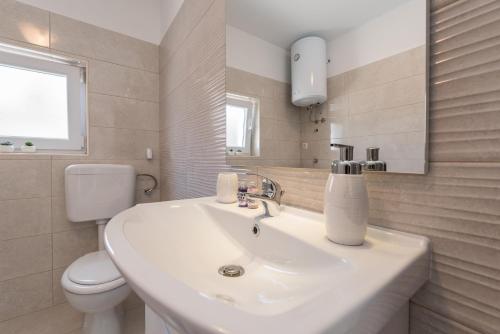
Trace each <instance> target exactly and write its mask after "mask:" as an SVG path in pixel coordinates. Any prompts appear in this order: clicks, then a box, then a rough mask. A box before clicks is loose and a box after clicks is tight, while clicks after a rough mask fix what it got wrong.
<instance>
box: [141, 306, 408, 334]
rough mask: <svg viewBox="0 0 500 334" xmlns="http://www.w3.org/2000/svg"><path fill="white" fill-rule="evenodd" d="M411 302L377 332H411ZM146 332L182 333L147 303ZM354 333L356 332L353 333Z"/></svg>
mask: <svg viewBox="0 0 500 334" xmlns="http://www.w3.org/2000/svg"><path fill="white" fill-rule="evenodd" d="M409 312H410V309H409V303H406V304H404V305H403V306H402V307H401V308H400V309H399V311H397V313H396V314H395V315H394V316H393V317H392V318H391V319H390V320H389V322H388V323H387V325H385V327H384V328H383V329H382V330H381V331H380V332H378V333H377V334H408V333H409V323H410V317H409V315H410V314H409ZM145 334H181V333H178V332H177V331H175V330H174V329H172V328H169V327H168V325H167V324H166V323H165V321H164V320H163V319H162V318H161V317H160V316H159V315H158V314H156V313H155V311H153V310H152V309H150V308H149V307H148V306H147V305H146V332H145ZM353 334H354V333H353Z"/></svg>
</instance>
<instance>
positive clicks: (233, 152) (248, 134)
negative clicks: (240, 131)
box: [226, 93, 259, 156]
mask: <svg viewBox="0 0 500 334" xmlns="http://www.w3.org/2000/svg"><path fill="white" fill-rule="evenodd" d="M230 105H231V106H235V107H241V108H245V109H247V113H246V119H245V128H246V129H245V134H244V143H245V144H244V146H228V145H227V141H226V154H227V155H229V156H252V151H253V147H254V146H255V144H254V142H255V139H256V138H255V136H256V129H257V126H258V125H257V121H258V118H257V112H258V108H259V100H258V99H256V98H253V97H250V96H243V95H239V94H234V93H227V94H226V117H227V106H230ZM226 126H227V123H226ZM226 133H227V130H226ZM248 138H250V140H248Z"/></svg>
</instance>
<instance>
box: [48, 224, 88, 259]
mask: <svg viewBox="0 0 500 334" xmlns="http://www.w3.org/2000/svg"><path fill="white" fill-rule="evenodd" d="M52 238H53V259H54V260H53V261H54V263H53V268H54V269H57V268H62V267H66V266H68V265H70V264H71V263H72V262H73V261H75V260H76V259H78V258H79V257H80V256H83V255H85V254H87V253H90V252H95V251H97V228H96V227H95V226H94V227H89V228H82V229H77V230H70V231H65V232H59V233H54V234H53V237H52Z"/></svg>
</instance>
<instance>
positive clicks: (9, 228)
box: [0, 197, 51, 240]
mask: <svg viewBox="0 0 500 334" xmlns="http://www.w3.org/2000/svg"><path fill="white" fill-rule="evenodd" d="M0 217H1V219H0V239H1V240H7V239H14V238H22V237H29V236H35V235H39V234H47V233H50V232H51V224H50V220H51V209H50V197H45V198H31V199H21V200H7V201H0Z"/></svg>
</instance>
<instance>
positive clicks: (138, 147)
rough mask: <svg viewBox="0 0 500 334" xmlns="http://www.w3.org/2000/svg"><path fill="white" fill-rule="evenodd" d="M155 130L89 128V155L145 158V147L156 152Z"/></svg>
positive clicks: (156, 133) (100, 157) (96, 156)
mask: <svg viewBox="0 0 500 334" xmlns="http://www.w3.org/2000/svg"><path fill="white" fill-rule="evenodd" d="M158 138H159V133H158V132H157V131H143V130H129V129H116V128H101V127H91V128H90V157H91V158H92V159H107V160H113V159H114V160H118V159H131V160H141V159H145V156H146V148H148V147H149V148H152V149H153V152H158V141H159V139H158Z"/></svg>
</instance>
